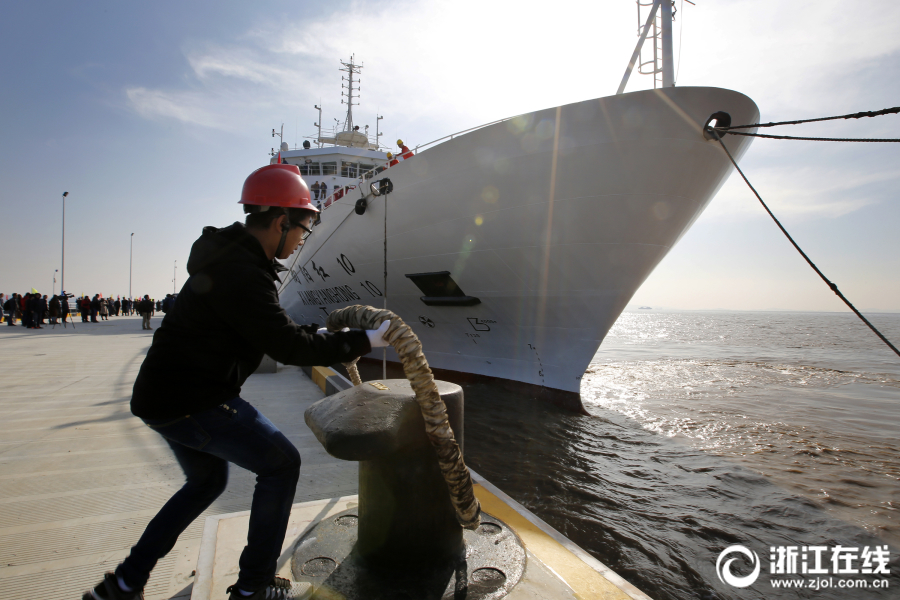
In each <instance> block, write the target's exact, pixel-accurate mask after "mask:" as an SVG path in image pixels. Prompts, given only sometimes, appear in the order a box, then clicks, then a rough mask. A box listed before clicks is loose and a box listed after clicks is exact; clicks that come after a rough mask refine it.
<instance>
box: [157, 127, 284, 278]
mask: <svg viewBox="0 0 900 600" xmlns="http://www.w3.org/2000/svg"><path fill="white" fill-rule="evenodd" d="M272 131H275V130H274V129H273V130H272ZM177 278H178V261H177V260H176V261H175V265H174V266H173V267H172V295H173V296H174V295H175V294H177V293H178V292H177V291H176V290H175V280H176V279H177Z"/></svg>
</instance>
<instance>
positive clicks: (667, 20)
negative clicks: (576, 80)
mask: <svg viewBox="0 0 900 600" xmlns="http://www.w3.org/2000/svg"><path fill="white" fill-rule="evenodd" d="M673 4H674V2H673V0H645V1H644V2H642V1H641V0H637V9H638V36H639V38H640V39H638V43H637V46H636V47H635V49H634V54H632V55H631V61H630V62H629V63H628V68H627V69H625V76H624V77H622V83H620V84H619V89H618V90H617V91H616V94H621V93H622V92H624V91H625V85H626V84H627V83H628V78H629V77H630V76H631V72H632V71H633V70H634V67H635V65H637V67H638V72H639V73H640V74H642V75H652V76H653V89H656V88H658V87H664V88H666V87H675V69H674V67H675V60H674V53H673V51H672V21H673V19H674V14H675V13H674V8H673ZM642 7H643V8H650V14H649V16H648V17H647V21H646V22H643V21H642V19H641V8H642ZM642 22H643V24H642ZM647 38H650V40H651V43H652V48H653V56H652V58H650V59H649V60H646V61H643V60H641V51H642V49H643V46H644V40H646V39H647Z"/></svg>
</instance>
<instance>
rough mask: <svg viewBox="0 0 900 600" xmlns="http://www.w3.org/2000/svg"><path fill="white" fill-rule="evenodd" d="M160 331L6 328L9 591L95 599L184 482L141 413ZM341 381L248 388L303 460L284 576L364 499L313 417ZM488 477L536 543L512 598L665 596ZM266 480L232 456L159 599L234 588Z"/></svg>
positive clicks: (4, 463) (2, 518)
mask: <svg viewBox="0 0 900 600" xmlns="http://www.w3.org/2000/svg"><path fill="white" fill-rule="evenodd" d="M159 321H160V320H159V318H154V319H153V321H152V325H153V326H154V327H156V326H157V325H158V324H159ZM152 334H153V332H152V331H143V330H141V319H140V318H139V317H118V318H116V317H111V318H110V320H109V321H103V322H100V323H96V324H84V323H81V322H80V321H78V322H76V324H75V329H73V328H72V326H71V325H69V327H68V328H63V327H62V326H57V327H56V328H52V327H51V326H49V325H48V326H45V328H44V329H42V330H26V329H24V328H23V327H20V326H16V327H8V326H7V325H6V324H5V323H4V324H0V600H30V599H31V598H37V597H40V598H43V599H46V600H57V599H58V600H63V599H72V598H79V597H80V595H81V593H82V592H84V591H85V590H87V589H88V588H90V587H91V586H92V585H94V584H95V583H96V582H97V581H99V580H100V578H101V577H102V575H103V573H104V572H105V571H108V570H111V569H113V568H114V567H115V566H116V565H117V564H118V562H119V561H120V560H121V559H123V558H124V557H125V556H126V555H127V554H128V552H129V549H130V547H131V545H132V544H134V543H135V542H136V541H137V540H138V537H139V536H140V534H141V533H142V532H143V530H144V527H145V526H146V524H147V523H148V522H149V521H150V519H151V518H153V516H154V515H155V514H156V512H157V511H158V510H159V509H160V507H161V506H162V505H163V504H164V503H165V501H166V500H168V498H169V497H171V495H172V494H173V493H174V492H175V491H176V490H178V488H180V487H181V485H182V483H183V481H184V478H183V475H182V472H181V469H180V467H179V466H178V464H177V462H176V461H175V459H174V457H173V456H172V453H171V451H170V449H169V447H168V445H167V444H166V443H165V442H164V441H163V440H162V439H161V438H160V437H159V435H157V434H156V433H154V432H153V431H151V430H150V429H149V428H148V427H146V426H144V424H143V423H142V422H141V421H140V419H137V418H136V417H134V416H132V414H131V411H130V410H129V401H130V399H131V387H132V384H133V382H134V378H135V376H136V375H137V372H138V369H139V368H140V365H141V362H142V360H143V358H144V356H145V354H146V352H147V349H148V348H149V347H150V342H151V337H152ZM336 377H338V376H336V375H334V374H333V373H332V372H331V371H330V370H329V369H318V368H317V369H312V370H310V375H309V376H307V375H306V374H304V373H303V371H302V370H301V369H299V368H296V367H284V366H280V367H279V368H278V369H277V370H276V372H275V373H259V374H256V375H253V376H251V377H250V379H249V380H248V381H247V384H246V385H245V387H244V391H243V393H242V396H243V397H244V398H245V399H246V400H248V401H249V402H251V403H253V404H254V405H255V406H256V407H257V408H258V409H259V410H260V411H262V412H263V413H264V414H266V416H267V417H269V419H271V420H272V421H273V422H274V423H275V425H276V426H278V427H279V428H280V429H281V430H282V431H283V432H284V434H285V435H286V436H287V437H288V439H290V440H291V441H292V442H293V443H294V445H295V446H297V448H298V449H299V450H300V454H301V456H302V458H303V466H302V469H301V472H300V481H299V484H298V486H297V493H296V495H295V496H294V506H293V510H292V512H291V518H290V523H289V526H288V532H287V538H286V539H285V544H284V548H283V553H282V556H281V558H280V559H279V562H278V566H279V573H280V574H282V575H284V576H290V574H291V564H290V558H291V555H292V553H293V548H294V546H295V545H296V544H297V543H298V540H300V539H301V538H302V536H303V534H304V532H306V531H308V530H309V529H310V528H312V527H315V526H316V525H317V524H318V523H320V522H322V520H323V519H327V518H329V517H330V516H332V515H334V514H335V513H337V512H340V511H342V510H352V509H353V508H354V507H356V506H357V505H358V497H357V491H358V487H357V481H358V467H357V464H358V463H356V462H348V461H341V460H338V459H336V458H333V457H331V456H329V455H328V454H326V453H325V451H324V450H323V449H322V446H321V445H320V444H319V442H318V441H317V440H316V438H315V437H314V435H313V434H312V432H311V431H310V430H309V428H308V427H307V425H306V423H305V422H304V418H303V414H304V412H305V411H306V409H307V408H308V407H309V406H310V405H311V404H313V403H314V402H316V401H317V400H320V399H321V398H322V397H323V396H324V395H325V390H329V391H333V390H332V388H335V386H336V385H339V384H340V385H343V382H342V381H335V380H334V379H335V378H336ZM473 479H474V481H475V494H476V496H477V497H478V499H479V501H480V502H481V504H482V507H483V508H484V509H485V510H486V511H487V513H489V514H491V515H494V516H496V517H497V518H499V519H501V520H502V521H503V522H505V523H506V524H507V525H508V526H509V527H510V529H511V530H512V531H513V532H514V533H515V535H516V536H518V539H519V540H520V541H521V542H522V543H523V545H524V547H525V550H526V553H527V557H528V559H527V566H526V568H525V573H524V575H523V578H522V580H521V582H520V583H518V584H516V585H515V587H514V588H513V589H512V592H511V593H510V595H509V596H508V597H509V598H511V599H513V598H515V599H517V600H538V599H543V598H546V599H550V598H553V599H557V598H571V599H573V600H574V599H576V598H604V599H609V600H649V598H648V597H647V596H646V595H644V594H643V593H641V592H640V591H639V590H638V589H636V588H635V587H634V586H632V585H630V584H629V583H627V582H626V581H624V580H623V579H622V578H621V577H619V576H618V575H617V574H616V573H614V572H612V571H611V570H610V569H608V568H607V567H606V566H604V565H602V564H601V563H599V562H598V561H596V560H595V559H593V558H592V557H590V556H589V555H588V554H587V553H585V552H584V551H583V550H581V549H580V548H578V547H577V546H575V545H574V544H572V542H570V541H569V540H567V539H566V538H564V537H563V536H562V535H560V534H559V533H558V532H556V531H555V530H553V529H552V528H551V527H549V526H548V525H547V524H546V523H544V522H543V521H541V520H540V519H539V518H538V517H536V516H535V515H533V514H531V513H530V512H528V511H527V510H526V509H525V508H524V507H522V506H520V505H519V504H517V503H516V502H515V501H514V500H513V499H511V498H509V497H507V496H506V495H505V494H503V492H501V491H500V490H498V489H496V488H495V487H493V486H492V485H491V484H490V483H489V482H487V481H485V480H484V479H482V478H481V477H479V476H478V475H477V474H475V473H473ZM254 484H255V481H254V477H253V475H252V474H251V473H249V472H247V471H244V470H242V469H240V468H237V467H234V466H233V465H232V467H231V475H230V479H229V483H228V487H227V489H226V490H225V492H224V493H223V494H222V495H221V496H220V497H219V498H218V500H216V502H215V503H214V504H213V505H212V506H211V507H210V508H209V510H207V511H206V512H205V513H204V514H202V515H201V516H200V517H198V518H197V519H196V520H195V521H194V523H192V524H191V525H190V527H188V529H187V530H186V531H185V532H184V534H182V536H181V537H180V539H179V540H178V543H177V545H176V546H175V548H174V549H173V550H172V552H171V553H169V555H168V556H166V557H165V558H164V559H163V560H161V561H160V562H159V564H158V565H157V566H156V569H155V570H154V572H153V574H152V576H151V577H150V581H149V583H148V585H147V587H146V588H145V598H146V599H147V600H160V599H163V598H180V599H182V600H187V598H191V597H193V598H195V599H196V600H207V599H209V600H223V599H224V598H225V592H224V590H225V588H226V587H227V586H228V585H229V584H231V583H234V581H235V580H236V578H237V556H238V554H239V553H240V549H241V548H242V547H243V545H244V544H245V543H246V531H247V518H248V512H247V511H249V509H250V503H251V496H252V493H253V487H254ZM473 577H474V576H473ZM195 583H196V586H195ZM304 585H305V586H307V587H306V588H303V589H298V590H295V591H296V592H300V593H299V594H298V596H297V598H298V599H299V598H302V597H304V596H305V595H306V594H309V593H312V591H313V590H312V588H310V587H309V585H310V584H309V583H303V582H298V583H297V584H296V586H300V587H302V586H304ZM296 586H295V587H296Z"/></svg>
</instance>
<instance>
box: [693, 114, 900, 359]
mask: <svg viewBox="0 0 900 600" xmlns="http://www.w3.org/2000/svg"><path fill="white" fill-rule="evenodd" d="M897 110H898V111H900V108H898V109H897ZM708 131H712V133H713V135H714V136H715V138H716V141H717V142H719V145H720V146H722V149H723V150H724V151H725V154H726V155H728V159H729V160H731V164H733V165H734V168H735V169H737V172H738V173H740V174H741V178H742V179H743V180H744V183H746V184H747V187H749V188H750V191H752V192H753V195H754V196H756V199H757V200H759V202H760V204H762V205H763V208H764V209H766V212H767V213H769V216H770V217H772V220H773V221H775V224H776V225H778V228H779V229H780V230H781V232H782V233H783V234H784V235H785V237H787V239H788V241H789V242H790V243H791V244H792V245H793V246H794V248H796V249H797V252H799V253H800V256H802V257H803V259H804V260H805V261H806V262H807V264H809V266H810V267H812V268H813V270H814V271H815V272H816V273H818V275H819V277H821V278H822V281H824V282H825V283H826V284H827V285H828V287H829V288H831V291H832V292H834V293H835V294H837V297H838V298H840V299H841V300H843V301H844V304H846V305H847V306H849V307H850V310H852V311H853V312H854V313H856V316H857V317H859V318H860V319H862V322H863V323H865V324H866V325H867V326H868V327H869V329H871V330H872V331H874V332H875V335H877V336H878V337H879V338H881V341H882V342H884V343H885V344H887V345H888V347H889V348H890V349H891V350H893V351H894V354H896V355H897V356H900V350H897V348H896V347H895V346H894V345H893V344H892V343H891V342H890V341H889V340H888V339H887V338H886V337H884V336H883V335H882V334H881V332H880V331H878V330H877V329H876V328H875V326H874V325H872V324H871V323H869V320H868V319H866V318H865V317H864V316H863V314H862V313H861V312H859V311H858V310H856V307H855V306H853V304H851V302H850V301H849V300H847V298H846V297H845V296H844V294H842V293H841V291H840V290H839V289H838V287H837V284H835V283H834V282H832V281H830V280H829V279H828V278H827V277H825V274H824V273H822V271H820V270H819V267H817V266H816V265H815V263H813V261H812V260H810V258H809V256H807V255H806V252H804V251H803V250H802V249H801V248H800V246H798V245H797V242H795V241H794V238H792V237H791V234H789V233H788V232H787V229H785V228H784V226H783V225H782V224H781V222H780V221H779V220H778V219H777V218H776V217H775V215H774V214H773V213H772V211H771V210H769V207H768V205H766V203H765V202H764V201H763V199H762V197H761V196H760V195H759V192H757V191H756V188H755V187H753V184H751V183H750V180H749V179H747V176H746V175H744V172H743V171H742V170H741V168H740V167H739V166H738V164H737V162H736V161H735V160H734V157H733V156H732V155H731V152H729V151H728V147H727V146H725V144H724V143H723V142H722V138H721V136H719V133H718V132H717V131H716V130H715V129H714V128H712V127H710V128H708Z"/></svg>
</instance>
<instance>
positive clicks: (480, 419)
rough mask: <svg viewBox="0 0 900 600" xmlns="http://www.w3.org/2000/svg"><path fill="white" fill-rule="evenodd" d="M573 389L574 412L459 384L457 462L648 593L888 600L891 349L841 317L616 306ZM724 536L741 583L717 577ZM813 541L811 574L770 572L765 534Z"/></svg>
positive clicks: (772, 552)
mask: <svg viewBox="0 0 900 600" xmlns="http://www.w3.org/2000/svg"><path fill="white" fill-rule="evenodd" d="M870 320H871V321H872V322H873V324H875V325H876V326H877V327H878V328H879V329H880V330H881V331H882V333H884V334H885V335H886V336H887V337H888V339H892V340H893V341H894V342H895V343H900V315H897V314H873V315H870ZM581 394H582V401H583V403H584V405H585V408H586V409H587V410H588V412H589V413H590V416H589V417H585V416H580V415H573V414H571V413H566V412H564V411H561V410H559V409H556V408H554V407H552V406H548V405H547V404H546V403H544V402H541V401H538V400H533V399H528V398H523V397H521V395H514V394H510V393H508V392H504V391H502V390H498V389H497V388H496V387H495V386H491V385H490V384H471V385H467V386H466V431H465V433H466V460H467V462H468V463H469V464H470V465H471V466H472V467H473V468H474V469H475V470H477V471H479V472H480V473H481V474H482V475H484V476H485V477H487V478H488V479H489V480H490V481H491V482H493V483H494V484H496V485H497V486H498V487H500V488H501V489H503V490H504V491H505V492H507V493H508V494H509V495H511V496H512V497H513V498H515V499H516V500H518V501H519V502H521V503H522V504H524V505H525V506H526V507H528V508H529V509H531V510H532V511H534V512H535V513H536V514H538V515H539V516H540V517H542V518H543V519H544V520H546V521H547V522H549V523H550V524H551V525H552V526H554V527H555V528H557V529H558V530H560V531H561V532H562V533H564V534H565V535H567V536H568V537H569V538H570V539H572V540H573V541H575V542H576V543H577V544H579V545H580V546H582V547H583V548H585V549H586V550H587V551H588V552H590V553H591V554H593V555H594V556H595V557H596V558H598V559H599V560H601V561H602V562H604V563H605V564H607V565H608V566H610V567H611V568H613V569H614V570H615V571H617V572H618V573H619V574H620V575H622V576H623V577H625V578H626V579H628V580H629V581H631V582H632V583H634V584H635V585H637V586H638V587H639V588H641V589H642V590H644V591H645V592H647V593H648V594H649V595H650V596H651V597H653V598H658V599H663V598H684V599H689V598H690V599H693V598H710V599H712V598H721V599H725V598H822V599H831V598H900V561H898V558H897V557H898V554H900V526H898V519H900V514H898V508H900V461H898V458H900V453H898V451H900V357H898V356H897V355H895V354H894V353H893V352H891V350H890V349H889V348H888V347H887V346H885V345H884V344H883V343H882V342H881V341H880V340H879V339H878V338H877V337H876V336H875V335H874V334H873V333H872V332H871V331H870V330H869V329H868V328H866V327H865V325H863V324H862V323H861V322H860V321H859V320H858V319H857V318H856V317H855V316H854V315H852V314H848V313H776V312H758V313H754V312H705V311H704V312H659V311H652V310H651V311H644V310H637V311H633V312H625V313H623V314H622V316H621V317H620V318H619V320H618V321H617V322H616V324H615V326H614V327H613V328H612V330H611V331H610V332H609V335H608V336H607V338H606V340H604V342H603V344H602V345H601V347H600V350H599V351H598V352H597V354H596V356H595V357H594V359H593V361H592V363H591V365H590V367H589V368H588V370H587V372H586V374H585V377H584V379H583V383H582V388H581ZM733 545H741V546H744V547H745V548H747V549H749V550H751V551H752V552H756V553H757V555H758V557H759V561H760V563H761V565H762V570H761V575H760V576H759V578H758V579H757V581H756V582H755V583H754V584H753V585H750V586H748V587H744V588H738V587H734V586H731V585H729V584H727V583H725V582H724V581H723V580H722V579H721V577H720V573H721V571H717V566H716V561H717V558H718V557H719V555H720V553H721V552H722V551H723V550H724V549H726V548H727V547H729V546H733ZM838 545H841V546H843V547H845V548H851V549H853V548H856V549H857V554H860V553H861V552H862V551H863V549H864V548H866V547H869V548H870V549H871V548H874V547H875V546H882V547H883V546H884V545H888V546H889V551H890V556H891V563H890V575H888V576H884V575H879V576H875V575H864V574H859V575H849V574H840V573H837V572H836V571H835V570H834V569H832V566H834V565H832V563H831V558H832V551H833V550H834V548H835V547H836V546H838ZM812 546H824V547H827V548H828V551H827V552H825V553H824V554H823V555H822V556H823V560H824V561H825V562H827V564H826V565H824V566H825V567H827V569H826V570H829V575H827V576H824V577H822V576H819V577H818V578H819V579H821V580H822V583H821V585H820V586H819V588H820V589H812V588H807V589H802V590H798V589H789V590H786V589H775V588H773V587H772V583H771V580H772V579H774V578H776V577H775V576H774V575H773V574H772V573H770V571H771V570H772V567H773V564H772V563H773V562H775V561H773V560H771V559H772V557H773V556H777V552H778V551H779V548H796V551H797V552H798V553H800V552H801V550H802V549H803V548H804V547H806V548H809V547H812ZM804 554H805V553H804ZM740 562H741V561H738V564H737V565H735V567H734V568H733V569H732V570H733V572H734V573H735V574H737V575H746V574H748V573H750V572H751V567H752V564H751V563H747V564H744V565H741V564H740ZM799 565H800V561H799V558H798V567H797V569H798V570H799V569H800V566H799ZM844 566H846V565H844ZM849 566H850V567H856V568H859V567H861V566H862V563H861V558H858V559H856V560H855V561H852V564H850V565H849ZM829 577H830V582H829V581H826V580H827V579H828V578H829ZM797 578H798V579H803V580H804V581H806V582H807V583H806V585H816V584H815V583H809V581H811V580H812V579H815V578H816V576H814V575H802V574H801V575H798V576H797ZM850 579H854V580H856V579H860V580H867V581H868V582H869V585H871V581H872V580H874V579H888V580H889V581H888V585H889V587H888V588H881V589H879V590H875V589H871V588H870V589H864V588H861V587H860V586H862V585H863V584H861V583H857V584H855V585H856V587H855V588H852V589H848V588H846V587H843V588H839V587H837V586H839V585H842V584H843V585H847V580H850ZM851 585H853V584H851ZM822 586H825V587H824V589H822ZM828 586H830V587H828Z"/></svg>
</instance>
